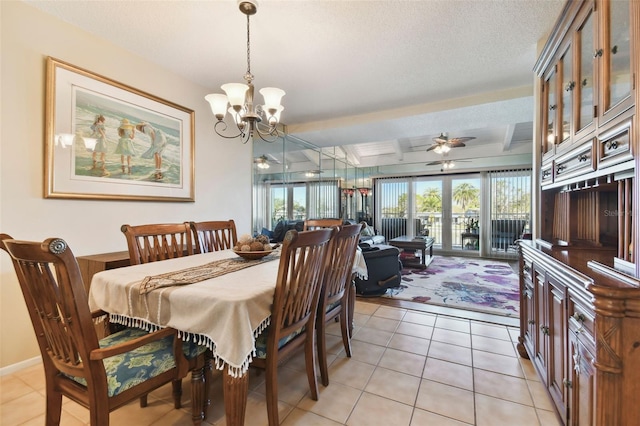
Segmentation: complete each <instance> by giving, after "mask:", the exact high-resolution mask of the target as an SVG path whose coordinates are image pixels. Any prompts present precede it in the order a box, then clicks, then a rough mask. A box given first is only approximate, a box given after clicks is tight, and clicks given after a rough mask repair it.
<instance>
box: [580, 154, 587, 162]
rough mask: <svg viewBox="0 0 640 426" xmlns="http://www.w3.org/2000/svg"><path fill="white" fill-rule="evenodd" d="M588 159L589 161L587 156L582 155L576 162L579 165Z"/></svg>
mask: <svg viewBox="0 0 640 426" xmlns="http://www.w3.org/2000/svg"><path fill="white" fill-rule="evenodd" d="M588 159H589V156H588V155H587V154H582V155H580V156H579V157H578V161H579V162H581V163H583V162H585V161H587V160H588Z"/></svg>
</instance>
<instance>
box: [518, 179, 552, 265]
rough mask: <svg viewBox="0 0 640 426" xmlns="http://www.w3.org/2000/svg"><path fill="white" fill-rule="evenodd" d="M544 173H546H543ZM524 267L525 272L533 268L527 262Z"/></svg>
mask: <svg viewBox="0 0 640 426" xmlns="http://www.w3.org/2000/svg"><path fill="white" fill-rule="evenodd" d="M545 171H548V170H545ZM543 174H544V173H543ZM522 269H523V270H524V271H525V272H529V271H530V270H531V266H529V265H527V264H526V263H525V264H524V266H523V267H522Z"/></svg>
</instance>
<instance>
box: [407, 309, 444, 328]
mask: <svg viewBox="0 0 640 426" xmlns="http://www.w3.org/2000/svg"><path fill="white" fill-rule="evenodd" d="M402 321H404V322H412V323H415V324H422V325H429V326H431V327H433V326H434V325H435V324H436V315H431V314H423V313H420V312H415V311H409V312H407V314H406V315H405V316H404V318H402Z"/></svg>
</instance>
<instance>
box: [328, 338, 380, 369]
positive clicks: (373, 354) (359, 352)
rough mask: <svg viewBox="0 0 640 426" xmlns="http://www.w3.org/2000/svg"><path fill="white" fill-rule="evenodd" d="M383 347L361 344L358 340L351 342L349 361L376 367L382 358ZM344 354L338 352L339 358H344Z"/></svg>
mask: <svg viewBox="0 0 640 426" xmlns="http://www.w3.org/2000/svg"><path fill="white" fill-rule="evenodd" d="M384 350H385V347H384V346H380V345H372V344H371V343H367V342H361V341H359V340H355V339H353V340H351V359H355V360H356V361H362V362H366V363H368V364H373V365H377V364H378V362H379V361H380V358H382V354H383V353H384ZM345 357H346V355H345V354H344V352H340V354H339V355H338V359H339V358H345Z"/></svg>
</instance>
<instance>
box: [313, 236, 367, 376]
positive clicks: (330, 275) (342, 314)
mask: <svg viewBox="0 0 640 426" xmlns="http://www.w3.org/2000/svg"><path fill="white" fill-rule="evenodd" d="M361 228H362V225H361V224H357V225H345V226H343V227H341V228H340V230H339V231H338V232H337V233H336V234H335V235H334V236H333V238H332V239H331V244H330V245H329V254H328V255H327V258H326V260H327V263H326V266H325V268H324V277H323V284H322V287H321V291H320V304H319V306H318V315H317V316H316V333H317V347H318V363H319V364H320V377H321V380H322V384H323V385H324V386H329V370H328V367H327V344H326V327H327V323H328V322H329V321H332V320H336V319H339V321H340V330H341V332H342V344H343V345H344V350H345V353H346V354H347V356H348V357H351V335H350V333H351V324H349V318H350V317H351V316H350V315H349V310H350V309H351V307H350V306H349V298H350V297H355V294H354V293H355V292H354V291H352V288H351V277H352V275H353V274H352V270H353V262H354V259H355V256H356V250H357V247H358V241H359V239H360V230H361Z"/></svg>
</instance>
